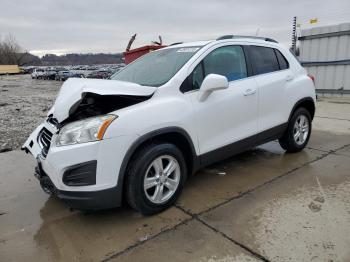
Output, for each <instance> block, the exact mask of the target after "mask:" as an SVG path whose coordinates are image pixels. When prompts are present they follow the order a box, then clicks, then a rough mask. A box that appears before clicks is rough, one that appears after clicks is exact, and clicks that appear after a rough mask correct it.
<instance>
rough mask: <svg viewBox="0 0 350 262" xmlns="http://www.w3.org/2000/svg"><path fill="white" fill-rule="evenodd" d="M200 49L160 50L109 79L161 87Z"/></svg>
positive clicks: (193, 47) (143, 57)
mask: <svg viewBox="0 0 350 262" xmlns="http://www.w3.org/2000/svg"><path fill="white" fill-rule="evenodd" d="M199 49H200V47H198V46H192V47H181V48H180V47H179V48H169V49H161V50H158V51H154V52H151V53H149V54H147V55H144V56H142V57H141V58H139V59H137V60H136V61H135V62H133V63H131V64H130V65H128V66H127V67H125V68H124V69H123V70H121V71H119V72H117V73H115V74H114V75H113V76H112V77H111V79H113V80H120V81H127V82H132V83H136V84H139V85H143V86H155V87H158V86H161V85H163V84H165V83H166V82H168V81H169V80H170V79H171V78H172V77H173V76H174V75H175V74H176V73H177V72H178V71H179V70H180V68H181V67H182V66H183V65H184V64H185V63H186V62H187V61H188V60H189V59H190V58H191V57H192V56H193V55H194V54H195V53H196V52H197V51H198V50H199Z"/></svg>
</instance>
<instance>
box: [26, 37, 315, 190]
mask: <svg viewBox="0 0 350 262" xmlns="http://www.w3.org/2000/svg"><path fill="white" fill-rule="evenodd" d="M227 45H258V46H267V47H273V48H276V49H278V50H280V52H281V53H282V54H283V55H284V56H285V57H286V58H287V60H288V61H289V64H290V68H289V69H287V70H282V71H278V72H273V73H269V74H263V75H257V76H251V77H247V78H244V79H240V80H235V81H231V82H229V87H228V88H226V89H222V90H216V91H214V92H212V93H211V94H209V95H208V96H207V97H206V98H205V99H204V100H203V101H200V99H199V97H200V92H201V91H199V90H195V91H190V92H187V93H182V92H180V90H179V87H180V85H181V84H182V82H183V81H184V80H185V78H186V77H187V76H188V75H189V74H190V73H191V72H192V71H193V69H194V68H195V66H196V65H197V64H198V63H199V62H200V61H201V60H202V59H203V58H204V57H205V56H206V55H207V54H209V53H210V52H211V51H212V50H214V49H216V48H218V47H222V46H227ZM189 46H202V48H201V49H200V50H199V51H198V52H197V53H196V54H195V55H194V56H193V57H192V58H191V59H190V60H189V61H188V62H187V63H186V64H185V65H184V66H183V67H182V68H181V69H180V70H179V71H178V72H177V73H176V74H175V75H174V76H173V77H172V78H171V79H170V80H169V81H168V82H167V83H165V84H164V85H162V86H160V87H158V88H155V87H145V86H140V85H137V84H133V83H127V82H121V81H115V80H92V79H69V80H67V81H66V82H65V83H64V84H63V86H62V88H61V91H60V92H59V95H58V97H57V99H56V102H55V104H54V106H53V108H52V109H51V110H50V112H49V114H53V115H54V117H55V118H56V119H57V120H58V121H59V122H61V121H63V120H65V119H66V118H67V117H68V115H69V109H70V108H71V106H72V105H73V104H74V103H75V102H77V101H79V99H81V94H82V93H83V92H92V93H97V94H101V95H104V94H123V95H138V96H143V95H144V96H149V95H152V94H153V96H152V97H151V98H150V99H148V100H146V101H144V102H141V103H138V104H135V105H133V106H130V107H126V108H122V109H119V110H116V111H114V112H111V114H115V115H117V116H118V118H117V119H116V120H115V121H113V122H112V124H111V125H110V126H109V127H108V129H107V130H106V132H105V135H104V139H103V140H102V141H96V142H88V143H84V144H76V145H69V146H61V147H57V146H56V145H55V142H54V141H55V138H56V135H54V136H53V138H52V143H51V147H50V150H49V153H48V155H47V157H46V158H44V159H42V160H41V163H42V167H43V169H44V171H45V172H46V173H47V174H48V176H49V177H50V178H51V180H52V182H53V183H54V185H55V186H56V188H58V189H59V190H66V191H96V190H102V189H108V188H112V187H114V186H116V185H117V183H118V176H119V171H120V168H121V163H122V161H123V159H124V157H125V154H126V152H127V151H128V149H129V148H130V147H131V146H132V145H133V143H134V142H135V141H136V140H137V139H138V138H139V137H141V136H143V135H145V134H147V133H149V132H152V131H155V130H159V129H161V128H166V127H178V128H181V129H183V130H185V131H186V132H187V134H188V135H189V137H190V138H191V140H192V142H193V145H194V148H195V151H196V152H195V153H196V154H197V155H198V156H199V155H202V154H204V153H208V152H210V151H213V150H215V149H218V148H220V147H223V146H225V145H228V144H231V143H233V142H237V141H239V140H242V139H244V138H247V137H250V136H252V135H255V134H257V133H259V132H261V131H264V130H266V129H268V128H271V127H274V126H276V125H279V124H282V123H286V122H287V121H288V117H289V114H290V112H291V110H292V108H293V106H294V105H295V103H296V102H297V101H298V100H299V99H301V98H304V97H311V98H312V99H313V100H314V101H315V90H314V85H313V83H312V81H311V79H310V78H309V77H308V76H307V75H306V71H305V70H304V69H303V68H302V67H301V66H300V65H299V64H298V63H297V61H295V58H294V57H293V56H292V55H291V54H290V53H289V51H288V50H287V49H285V48H283V47H281V45H279V44H276V43H272V42H266V41H263V40H254V39H228V40H220V41H205V42H192V43H186V44H180V45H176V46H173V47H172V46H170V47H167V48H174V47H189ZM155 52H157V51H155ZM42 127H46V128H48V129H49V130H52V131H53V132H54V133H56V132H57V130H53V127H52V125H51V124H49V123H48V122H44V123H43V124H42V125H40V126H39V127H38V128H37V129H36V130H35V131H34V132H33V133H32V135H31V136H30V137H29V138H28V140H27V141H26V142H25V144H24V146H23V147H25V148H27V149H28V150H29V151H30V152H31V153H32V154H33V155H34V157H40V147H39V146H38V143H37V142H36V141H37V139H36V138H37V136H38V132H39V131H40V130H41V128H42ZM31 141H34V145H33V146H32V147H30V146H29V144H30V142H31ZM90 160H97V163H98V164H97V181H96V185H93V186H81V187H77V186H76V187H71V186H67V185H65V184H64V183H62V174H63V172H64V170H65V168H67V167H69V166H72V165H75V164H79V163H81V162H86V161H90Z"/></svg>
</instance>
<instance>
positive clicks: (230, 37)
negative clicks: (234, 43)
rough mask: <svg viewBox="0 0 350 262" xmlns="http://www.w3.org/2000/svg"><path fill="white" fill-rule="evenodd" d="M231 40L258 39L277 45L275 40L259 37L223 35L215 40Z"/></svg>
mask: <svg viewBox="0 0 350 262" xmlns="http://www.w3.org/2000/svg"><path fill="white" fill-rule="evenodd" d="M233 38H251V39H260V40H264V41H267V42H273V43H278V42H277V41H276V40H274V39H272V38H268V37H260V36H246V35H223V36H220V37H219V38H217V39H216V40H225V39H233Z"/></svg>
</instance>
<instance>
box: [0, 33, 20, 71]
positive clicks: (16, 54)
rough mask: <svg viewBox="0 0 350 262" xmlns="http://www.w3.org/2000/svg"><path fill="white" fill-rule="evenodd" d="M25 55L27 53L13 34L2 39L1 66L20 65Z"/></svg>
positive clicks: (0, 44) (0, 48)
mask: <svg viewBox="0 0 350 262" xmlns="http://www.w3.org/2000/svg"><path fill="white" fill-rule="evenodd" d="M24 54H25V52H23V50H22V48H21V46H20V45H19V44H18V43H17V40H16V38H15V37H14V36H13V35H12V34H8V35H7V36H5V37H4V38H2V37H0V65H20V62H21V60H22V57H23V56H24Z"/></svg>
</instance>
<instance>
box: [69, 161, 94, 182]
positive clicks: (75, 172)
mask: <svg viewBox="0 0 350 262" xmlns="http://www.w3.org/2000/svg"><path fill="white" fill-rule="evenodd" d="M96 168H97V161H96V160H92V161H88V162H84V163H79V164H77V165H74V166H70V167H68V168H66V170H65V171H64V173H63V177H62V181H63V183H64V184H65V185H67V186H90V185H96Z"/></svg>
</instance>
